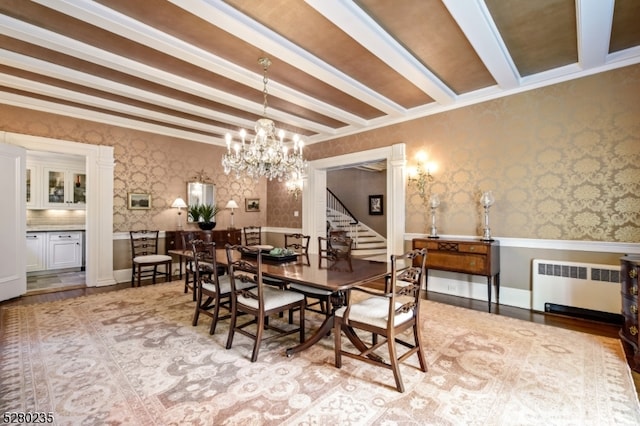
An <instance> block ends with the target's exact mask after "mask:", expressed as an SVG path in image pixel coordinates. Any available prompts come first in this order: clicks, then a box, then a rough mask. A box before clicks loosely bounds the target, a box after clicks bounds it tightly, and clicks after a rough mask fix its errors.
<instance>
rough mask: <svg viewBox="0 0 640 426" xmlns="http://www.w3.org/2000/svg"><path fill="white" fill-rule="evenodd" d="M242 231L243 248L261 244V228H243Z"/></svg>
mask: <svg viewBox="0 0 640 426" xmlns="http://www.w3.org/2000/svg"><path fill="white" fill-rule="evenodd" d="M242 231H243V233H244V245H245V246H258V245H261V244H262V227H261V226H245V227H244V228H243V229H242Z"/></svg>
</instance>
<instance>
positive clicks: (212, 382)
mask: <svg viewBox="0 0 640 426" xmlns="http://www.w3.org/2000/svg"><path fill="white" fill-rule="evenodd" d="M193 308H194V304H193V302H192V299H191V295H185V294H184V293H183V286H182V284H181V283H180V282H173V283H167V284H157V285H154V286H146V287H141V288H132V289H126V290H122V291H114V292H109V293H102V294H97V295H92V296H86V297H79V298H75V299H68V300H63V301H57V302H49V303H43V304H37V305H29V306H21V307H8V308H4V309H3V312H0V314H2V318H3V319H4V321H3V329H2V334H1V336H2V337H1V338H0V343H1V345H2V349H1V351H0V354H1V358H0V411H1V412H2V413H6V412H11V413H24V412H32V413H35V412H37V413H52V416H53V418H54V421H55V424H59V425H80V424H82V425H105V424H110V425H118V424H122V425H213V424H215V425H276V424H284V425H373V424H380V425H397V424H402V425H429V424H433V425H543V424H544V425H598V426H602V425H638V424H640V406H639V404H638V399H637V394H636V392H635V389H634V386H633V382H632V378H631V374H630V370H629V368H628V366H627V364H626V362H625V359H624V354H623V350H622V347H621V345H620V342H619V341H618V340H616V339H610V338H604V337H599V336H593V335H589V334H584V333H579V332H574V331H568V330H564V329H558V328H553V327H549V326H545V325H541V324H534V323H529V322H524V321H520V320H515V319H511V318H505V317H501V316H498V315H495V314H488V313H484V312H477V311H471V310H467V309H464V308H458V307H452V306H448V305H444V304H440V303H435V302H429V301H424V303H423V304H422V307H421V315H422V321H423V324H422V329H423V334H424V342H425V343H426V356H427V361H428V367H429V371H428V372H427V373H423V372H420V371H419V370H418V369H417V368H414V367H415V366H416V365H417V360H415V359H412V360H411V362H410V363H409V364H408V365H407V364H404V365H403V366H402V375H403V378H404V382H405V387H406V392H405V393H399V392H397V391H396V390H395V386H394V380H393V375H392V373H391V371H389V370H385V369H381V368H379V367H375V366H372V365H369V364H366V363H363V362H360V361H357V360H352V359H349V358H343V366H342V368H341V369H337V368H335V366H334V357H333V338H332V337H327V338H325V339H323V340H322V341H321V342H320V343H319V344H317V345H315V346H314V347H312V348H311V349H309V350H307V351H303V352H301V353H298V354H295V355H294V356H293V357H291V358H287V357H286V356H285V354H284V349H285V348H286V347H289V346H293V345H294V344H295V343H296V336H295V335H294V336H288V337H284V338H282V339H279V340H278V339H276V340H271V341H270V342H268V343H266V344H264V345H263V347H262V349H261V351H260V355H259V360H258V362H256V363H251V362H249V357H250V352H251V346H252V342H251V341H250V340H249V339H247V338H246V337H244V336H242V335H236V337H235V341H234V345H233V348H232V349H230V350H226V349H225V348H224V344H225V341H226V331H227V328H228V322H227V321H222V322H221V323H220V324H219V325H218V329H217V331H216V334H215V335H213V336H210V335H209V334H208V329H209V324H210V323H209V321H210V319H209V318H207V317H205V318H203V319H201V322H200V324H199V325H198V326H197V327H193V326H192V325H191V317H192V314H193ZM308 316H309V321H308V322H309V324H308V325H309V327H310V328H313V327H314V326H317V324H318V321H319V320H320V319H321V318H320V316H319V315H318V316H314V314H309V315H308ZM414 358H415V357H414Z"/></svg>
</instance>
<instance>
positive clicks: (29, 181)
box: [27, 168, 33, 205]
mask: <svg viewBox="0 0 640 426" xmlns="http://www.w3.org/2000/svg"><path fill="white" fill-rule="evenodd" d="M31 174H32V173H31V169H29V168H27V205H31V204H32V203H33V197H32V195H31V188H32V187H33V185H32V184H31V179H32V177H31Z"/></svg>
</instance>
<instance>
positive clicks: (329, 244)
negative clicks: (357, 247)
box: [318, 236, 353, 271]
mask: <svg viewBox="0 0 640 426" xmlns="http://www.w3.org/2000/svg"><path fill="white" fill-rule="evenodd" d="M352 247H353V240H352V239H351V238H349V237H344V236H331V237H328V238H325V237H318V266H319V267H322V262H323V260H326V261H327V267H330V268H336V267H338V266H339V264H340V262H341V261H345V262H346V263H347V266H348V267H349V271H352V270H353V265H352V263H351V250H352Z"/></svg>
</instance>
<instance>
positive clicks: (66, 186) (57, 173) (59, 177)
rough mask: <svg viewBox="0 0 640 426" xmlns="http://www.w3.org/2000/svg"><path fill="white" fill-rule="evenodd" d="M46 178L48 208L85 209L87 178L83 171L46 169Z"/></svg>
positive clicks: (46, 203) (46, 202)
mask: <svg viewBox="0 0 640 426" xmlns="http://www.w3.org/2000/svg"><path fill="white" fill-rule="evenodd" d="M44 177H45V180H46V187H45V190H46V194H45V200H44V205H45V207H46V208H53V209H60V208H62V209H65V208H71V209H74V208H75V209H77V208H80V209H84V208H85V203H86V191H87V177H86V174H85V173H84V172H83V171H82V170H70V169H60V168H52V167H45V168H44Z"/></svg>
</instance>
